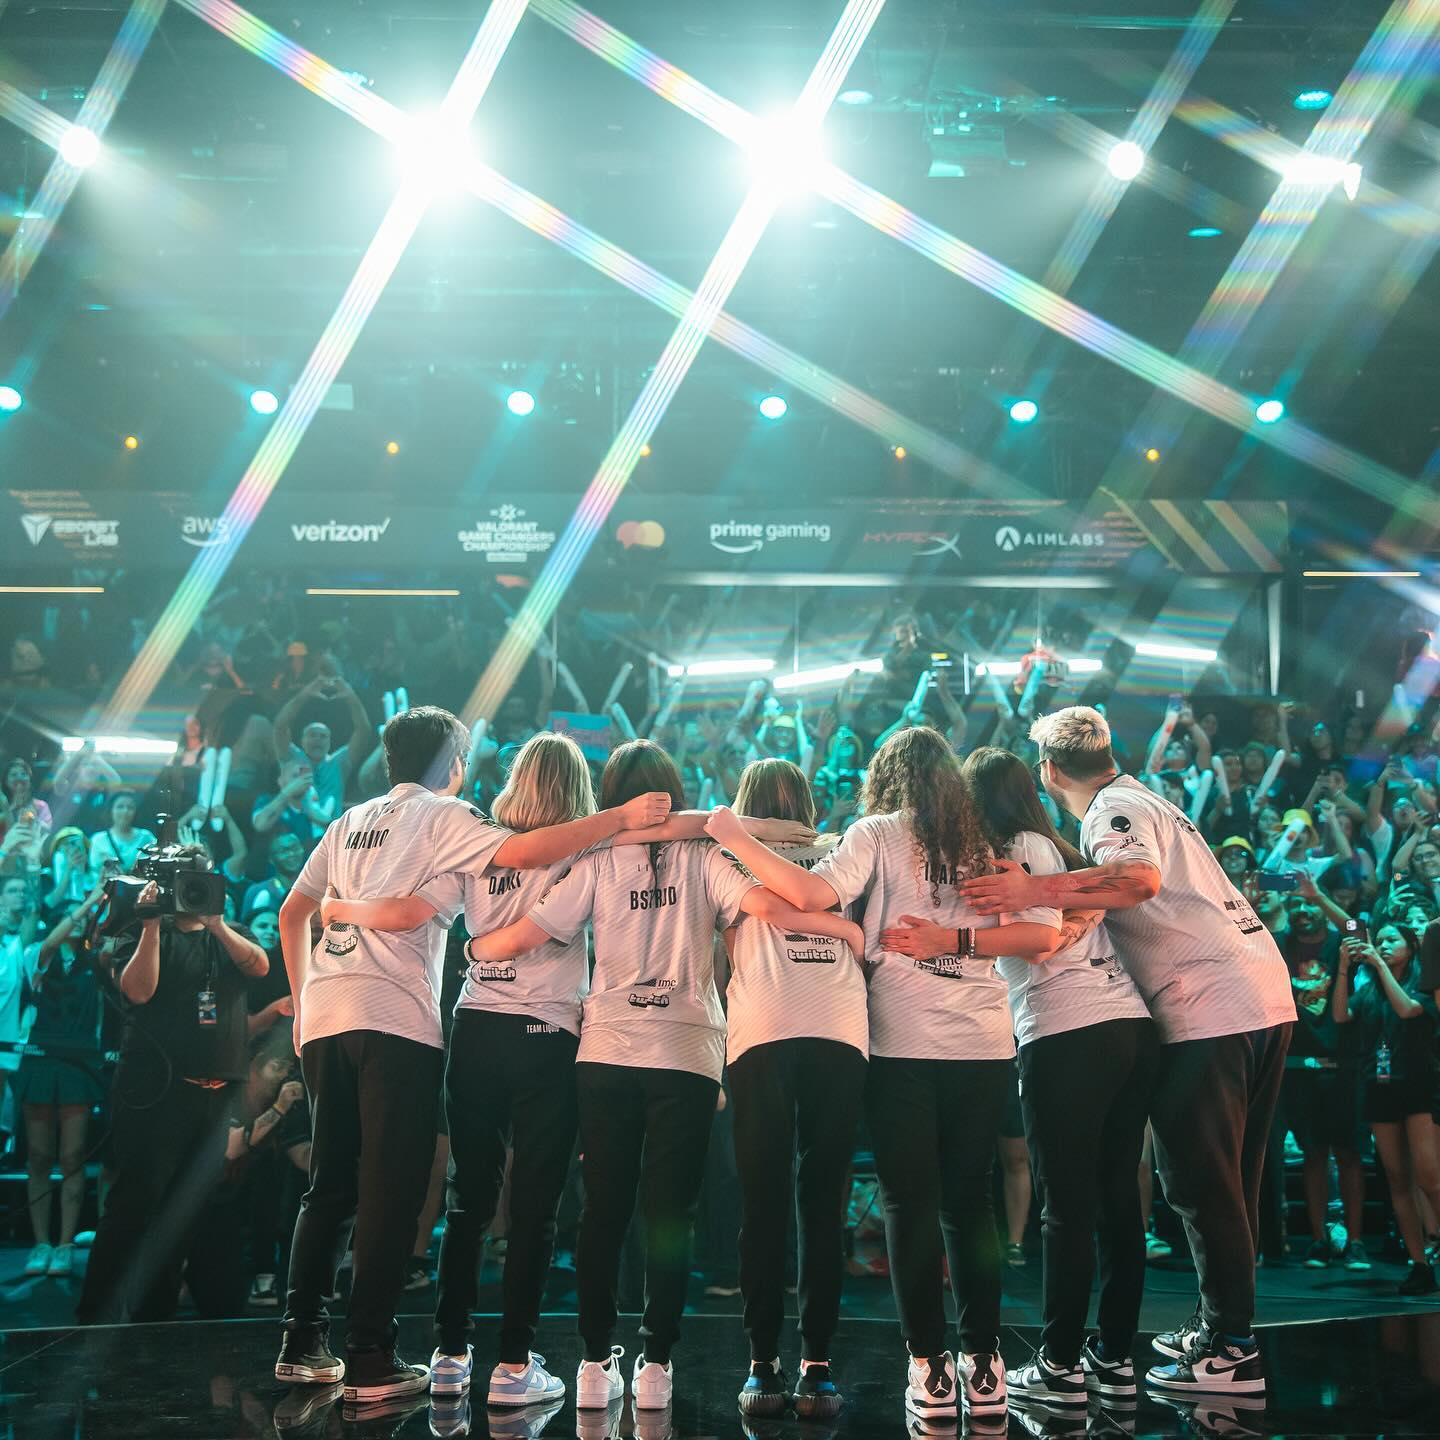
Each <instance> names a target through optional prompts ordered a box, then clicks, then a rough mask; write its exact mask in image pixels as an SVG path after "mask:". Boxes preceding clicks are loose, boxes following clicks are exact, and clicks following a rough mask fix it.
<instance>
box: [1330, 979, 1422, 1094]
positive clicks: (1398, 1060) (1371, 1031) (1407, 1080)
mask: <svg viewBox="0 0 1440 1440" xmlns="http://www.w3.org/2000/svg"><path fill="white" fill-rule="evenodd" d="M1405 992H1406V994H1408V995H1409V996H1410V997H1411V999H1415V1000H1419V1002H1420V1009H1421V1012H1422V1013H1421V1014H1419V1015H1417V1016H1415V1017H1414V1018H1413V1019H1410V1020H1402V1019H1401V1018H1400V1016H1399V1015H1397V1014H1396V1013H1395V1007H1394V1006H1393V1005H1392V1004H1391V1003H1390V1001H1389V1000H1388V999H1387V998H1386V995H1385V991H1384V989H1383V987H1382V986H1381V984H1380V982H1379V981H1378V980H1372V981H1371V983H1370V984H1369V985H1367V986H1366V987H1365V988H1364V989H1363V990H1361V991H1360V992H1359V993H1358V994H1356V995H1355V996H1354V997H1353V998H1352V999H1351V1001H1350V1013H1351V1014H1352V1015H1353V1016H1354V1017H1355V1028H1358V1029H1359V1031H1360V1036H1361V1041H1362V1044H1363V1046H1364V1052H1363V1053H1364V1064H1365V1067H1366V1072H1367V1078H1369V1079H1372V1080H1373V1079H1374V1078H1375V1054H1376V1051H1377V1050H1378V1049H1379V1046H1380V1041H1381V1039H1382V1038H1383V1039H1384V1040H1385V1041H1386V1042H1387V1043H1388V1044H1389V1046H1390V1083H1391V1084H1392V1085H1394V1086H1395V1088H1396V1089H1397V1090H1399V1089H1401V1088H1406V1089H1408V1088H1410V1087H1412V1086H1413V1087H1414V1088H1415V1090H1416V1091H1418V1092H1420V1093H1423V1094H1427V1095H1428V1094H1429V1093H1430V1092H1431V1090H1432V1089H1433V1087H1434V1084H1435V1025H1436V1020H1437V1015H1436V1010H1435V1001H1434V999H1433V998H1432V997H1431V996H1430V995H1428V994H1424V993H1423V992H1417V990H1416V989H1415V987H1414V986H1411V985H1406V986H1405Z"/></svg>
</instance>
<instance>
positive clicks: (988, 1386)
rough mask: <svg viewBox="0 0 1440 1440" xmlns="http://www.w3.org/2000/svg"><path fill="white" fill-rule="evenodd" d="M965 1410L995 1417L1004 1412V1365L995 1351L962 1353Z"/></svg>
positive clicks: (960, 1362) (961, 1370)
mask: <svg viewBox="0 0 1440 1440" xmlns="http://www.w3.org/2000/svg"><path fill="white" fill-rule="evenodd" d="M959 1365H960V1374H961V1375H962V1376H964V1379H965V1409H966V1412H967V1413H968V1414H972V1415H995V1414H999V1413H1000V1412H1001V1411H1003V1410H1004V1409H1005V1405H1006V1397H1005V1362H1004V1361H1003V1360H1002V1359H1001V1358H1000V1356H999V1353H998V1352H996V1351H990V1352H988V1353H985V1352H977V1353H976V1354H974V1355H965V1354H961V1356H960V1361H959Z"/></svg>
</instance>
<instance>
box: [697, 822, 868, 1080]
mask: <svg viewBox="0 0 1440 1440" xmlns="http://www.w3.org/2000/svg"><path fill="white" fill-rule="evenodd" d="M839 843H840V837H839V836H838V835H819V836H817V837H816V839H815V842H814V843H813V844H809V845H772V846H771V847H770V848H771V849H772V850H773V851H774V852H775V853H776V854H777V855H783V856H784V857H785V859H787V860H792V861H794V863H795V864H797V865H803V866H805V868H806V869H807V870H810V869H814V867H815V866H816V864H817V863H818V862H819V861H821V860H823V859H824V858H825V856H827V855H829V854H830V853H831V852H832V851H833V850H834V849H835V847H836V845H838V844H839ZM731 961H732V973H731V976H730V985H729V987H728V989H727V990H726V992H725V1007H726V1017H727V1019H728V1021H729V1033H728V1037H727V1039H726V1058H727V1059H728V1060H729V1062H730V1063H731V1064H732V1065H733V1064H734V1063H735V1061H736V1060H738V1059H739V1058H740V1056H742V1055H743V1054H744V1053H745V1052H746V1051H747V1050H749V1049H750V1048H751V1047H752V1046H754V1045H765V1044H768V1043H769V1042H770V1041H772V1040H796V1039H800V1038H803V1037H807V1036H815V1037H818V1038H820V1039H822V1040H838V1041H840V1042H841V1044H844V1045H853V1046H854V1047H855V1048H856V1049H857V1050H858V1051H859V1052H860V1053H861V1054H862V1055H865V1054H868V1052H869V1046H868V1043H867V1042H868V1029H869V1022H868V1019H867V1015H866V1007H865V977H864V976H863V975H862V974H861V973H860V966H859V963H858V962H857V961H856V959H855V956H854V955H853V954H852V953H851V951H850V947H849V946H848V945H847V944H846V943H845V942H844V941H843V940H832V939H830V937H829V936H827V935H797V934H793V933H791V932H789V931H785V930H779V929H776V927H775V926H773V925H767V924H766V923H765V921H763V920H760V919H757V918H756V917H755V916H754V915H747V916H745V918H744V919H742V920H741V921H740V923H739V925H737V926H736V927H735V932H734V943H733V949H732V951H731Z"/></svg>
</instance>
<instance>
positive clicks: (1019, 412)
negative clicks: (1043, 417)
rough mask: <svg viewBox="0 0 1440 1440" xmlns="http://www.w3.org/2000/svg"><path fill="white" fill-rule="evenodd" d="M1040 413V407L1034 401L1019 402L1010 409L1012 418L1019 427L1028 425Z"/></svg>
mask: <svg viewBox="0 0 1440 1440" xmlns="http://www.w3.org/2000/svg"><path fill="white" fill-rule="evenodd" d="M1039 413H1040V407H1039V406H1038V405H1037V404H1036V403H1035V402H1034V401H1033V400H1017V401H1016V402H1015V403H1014V404H1013V405H1012V406H1011V407H1010V418H1011V419H1012V420H1013V421H1014V422H1015V423H1016V424H1017V425H1028V424H1029V423H1030V422H1031V421H1032V420H1033V419H1035V417H1036V416H1037V415H1038V414H1039Z"/></svg>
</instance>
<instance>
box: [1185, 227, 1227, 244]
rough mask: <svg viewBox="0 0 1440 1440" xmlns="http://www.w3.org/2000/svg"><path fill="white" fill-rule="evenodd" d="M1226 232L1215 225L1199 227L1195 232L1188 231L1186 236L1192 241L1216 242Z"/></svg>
mask: <svg viewBox="0 0 1440 1440" xmlns="http://www.w3.org/2000/svg"><path fill="white" fill-rule="evenodd" d="M1224 233H1225V232H1224V231H1223V230H1221V229H1220V228H1219V227H1218V226H1215V225H1197V226H1196V227H1195V228H1194V229H1193V230H1187V231H1186V232H1185V234H1186V236H1187V237H1188V238H1189V239H1191V240H1214V239H1215V238H1216V237H1217V236H1220V235H1223V234H1224Z"/></svg>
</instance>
